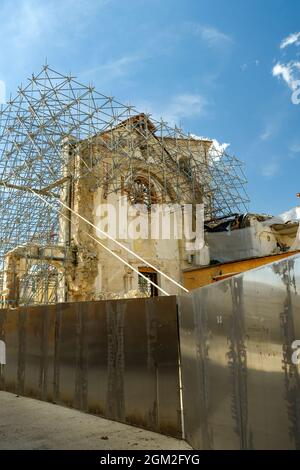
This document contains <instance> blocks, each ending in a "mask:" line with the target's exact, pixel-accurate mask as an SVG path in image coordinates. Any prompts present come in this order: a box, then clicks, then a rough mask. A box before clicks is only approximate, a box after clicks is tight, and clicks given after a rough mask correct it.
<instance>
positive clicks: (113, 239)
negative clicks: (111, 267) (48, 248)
mask: <svg viewBox="0 0 300 470" xmlns="http://www.w3.org/2000/svg"><path fill="white" fill-rule="evenodd" d="M36 194H37V193H36ZM37 196H38V197H41V196H40V195H39V194H37ZM58 202H59V204H61V205H62V206H63V207H65V208H66V209H68V210H69V211H70V212H72V214H75V215H76V216H77V217H79V218H80V219H82V220H83V221H84V222H86V223H87V224H89V225H90V226H91V227H93V228H94V229H96V230H98V232H100V233H102V235H105V236H106V237H107V238H109V239H110V240H111V241H113V242H114V243H116V244H117V245H119V246H120V247H121V248H123V249H124V250H126V251H127V252H128V253H130V254H131V255H133V256H135V257H136V258H137V259H139V260H140V261H142V262H143V263H144V264H146V265H147V266H148V267H149V268H151V269H154V270H155V271H156V272H158V273H159V274H160V275H161V276H163V277H165V278H166V279H168V281H170V282H172V283H173V284H175V285H176V286H177V287H179V288H180V289H182V290H184V291H185V292H189V291H188V289H186V288H185V287H183V286H182V285H181V284H179V283H178V282H176V281H174V279H172V278H171V277H170V276H168V275H167V274H165V273H163V272H162V271H160V270H159V269H158V268H156V267H155V266H153V265H152V264H151V263H149V262H148V261H146V260H145V259H143V258H142V257H141V256H139V255H138V254H137V253H135V252H134V251H132V250H130V248H127V246H125V245H123V244H122V243H120V242H119V241H118V240H116V239H115V238H113V237H111V236H110V235H109V234H108V233H107V232H104V231H103V230H101V229H100V228H99V227H97V226H96V225H94V224H92V222H90V221H89V220H87V219H86V218H85V217H83V216H82V215H80V214H78V212H76V211H74V210H73V209H71V208H70V207H68V206H67V205H66V204H64V203H63V202H62V201H60V200H58Z"/></svg>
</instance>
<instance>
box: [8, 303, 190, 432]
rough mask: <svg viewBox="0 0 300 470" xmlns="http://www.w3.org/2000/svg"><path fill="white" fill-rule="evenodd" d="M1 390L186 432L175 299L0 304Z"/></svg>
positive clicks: (154, 428) (159, 429)
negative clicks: (6, 307) (3, 362)
mask: <svg viewBox="0 0 300 470" xmlns="http://www.w3.org/2000/svg"><path fill="white" fill-rule="evenodd" d="M0 339H2V340H4V341H5V343H6V347H7V363H6V365H5V366H2V369H1V371H2V372H1V374H0V375H1V379H0V380H1V381H0V384H1V388H2V389H4V390H7V391H12V392H16V393H19V394H21V395H25V396H31V397H34V398H38V399H42V400H48V401H53V402H55V403H57V404H61V405H66V406H70V407H74V408H77V409H80V410H82V411H86V412H90V413H94V414H98V415H100V416H104V417H106V418H109V419H112V420H117V421H121V422H124V423H128V424H133V425H136V426H141V427H144V428H147V429H150V430H152V431H156V432H161V433H163V434H169V435H172V436H175V437H181V436H182V430H181V416H180V389H179V373H178V350H179V348H178V324H177V307H176V298H175V297H158V298H152V299H128V300H114V301H99V302H78V303H65V304H57V305H47V306H37V307H24V308H19V309H16V310H0Z"/></svg>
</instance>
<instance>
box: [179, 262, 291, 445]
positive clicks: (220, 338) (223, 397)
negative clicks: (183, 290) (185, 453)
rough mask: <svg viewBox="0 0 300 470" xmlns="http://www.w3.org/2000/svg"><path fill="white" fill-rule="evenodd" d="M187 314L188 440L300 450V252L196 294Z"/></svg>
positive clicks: (184, 300)
mask: <svg viewBox="0 0 300 470" xmlns="http://www.w3.org/2000/svg"><path fill="white" fill-rule="evenodd" d="M179 315H180V340H181V365H182V380H183V403H184V417H185V420H184V421H185V433H186V439H187V441H188V442H189V443H190V444H191V445H192V446H193V447H194V448H196V449H295V448H297V449H299V448H300V378H299V372H300V364H297V362H296V363H295V361H294V360H292V358H293V354H294V353H295V349H294V348H293V347H292V345H293V342H294V341H295V340H300V257H299V255H297V256H294V257H292V258H287V259H285V260H281V261H279V262H276V263H272V264H270V265H268V266H264V267H262V268H258V269H255V270H251V271H248V272H245V273H243V274H240V275H237V276H234V277H232V278H231V279H227V280H224V281H221V282H218V283H216V284H212V285H210V286H207V287H202V288H200V289H195V290H194V291H192V293H191V294H188V295H184V296H181V297H180V298H179ZM299 352H300V350H299ZM296 356H297V355H296ZM298 357H299V359H300V354H299V355H298Z"/></svg>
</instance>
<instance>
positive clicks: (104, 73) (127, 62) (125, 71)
mask: <svg viewBox="0 0 300 470" xmlns="http://www.w3.org/2000/svg"><path fill="white" fill-rule="evenodd" d="M143 58H145V57H142V55H138V54H135V55H125V56H123V57H120V58H118V59H115V60H111V61H109V62H106V63H104V64H103V65H99V66H98V67H94V68H93V69H88V70H85V71H84V72H83V73H81V74H80V78H83V77H87V76H92V77H93V78H95V79H96V80H97V84H98V85H99V84H101V85H102V86H103V85H104V83H105V84H106V83H110V82H111V81H112V80H114V79H116V78H120V77H125V76H127V75H129V74H130V73H132V72H133V67H134V64H136V63H138V62H140V61H141V60H142V59H143Z"/></svg>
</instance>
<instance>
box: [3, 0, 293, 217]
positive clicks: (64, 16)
mask: <svg viewBox="0 0 300 470" xmlns="http://www.w3.org/2000/svg"><path fill="white" fill-rule="evenodd" d="M0 21H1V28H0V80H4V81H5V83H6V89H7V92H8V93H9V92H11V93H12V94H14V92H15V90H16V87H17V85H18V84H19V83H20V82H23V83H24V82H25V81H26V77H29V76H30V75H31V73H32V72H38V71H39V70H40V68H41V66H42V65H43V64H44V62H45V58H46V57H47V61H48V63H49V65H51V66H52V67H53V68H54V69H56V70H58V71H61V72H62V73H69V72H70V71H71V72H72V73H73V74H74V75H76V76H77V77H78V79H80V81H82V82H91V83H93V84H94V85H95V86H96V88H97V89H98V91H100V92H102V93H104V94H109V95H112V96H114V97H115V98H117V99H119V100H120V101H123V102H125V103H130V104H134V105H136V106H137V108H138V109H139V110H145V111H147V112H152V113H153V114H155V116H158V117H159V116H163V117H165V118H167V119H168V120H169V121H170V122H171V123H173V122H177V123H179V124H180V125H181V126H182V127H183V129H184V130H185V131H187V132H191V133H194V134H197V135H201V136H207V137H211V138H216V139H217V140H218V141H220V142H222V143H223V142H226V143H230V147H229V148H228V151H229V152H231V153H233V154H234V155H236V156H238V157H239V158H240V159H241V160H243V161H244V162H245V164H246V166H245V172H246V175H247V178H248V181H249V183H248V193H249V195H250V198H251V204H250V207H249V209H250V210H251V211H257V212H267V213H273V214H278V213H280V212H282V211H284V210H287V209H289V208H291V207H293V206H295V205H296V204H297V203H298V202H299V200H297V199H296V197H295V195H296V193H298V192H300V180H299V174H300V171H299V170H300V163H299V162H300V126H299V125H300V104H299V105H295V104H293V103H292V101H291V94H292V91H293V89H295V87H296V85H295V80H297V79H299V80H300V35H299V36H298V35H297V34H296V33H298V32H299V31H300V2H299V1H298V0H263V1H261V0H251V1H250V0H243V1H241V0H151V1H149V0H47V1H44V0H9V1H8V0H0ZM287 38H288V39H287Z"/></svg>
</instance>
